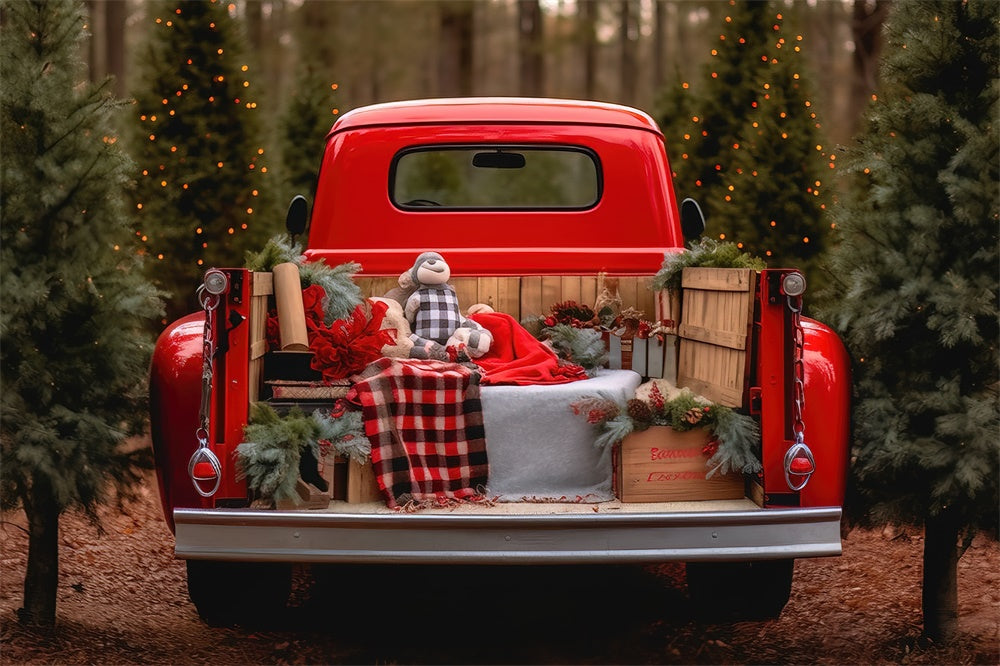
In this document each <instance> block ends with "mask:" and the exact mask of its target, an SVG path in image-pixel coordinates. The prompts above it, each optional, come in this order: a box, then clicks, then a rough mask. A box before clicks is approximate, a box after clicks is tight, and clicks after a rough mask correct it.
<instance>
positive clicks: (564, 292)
mask: <svg viewBox="0 0 1000 666" xmlns="http://www.w3.org/2000/svg"><path fill="white" fill-rule="evenodd" d="M559 285H560V286H559V302H560V303H561V302H563V301H573V302H574V303H576V304H578V305H580V304H583V305H586V303H584V302H583V301H582V300H580V276H579V275H564V276H562V277H561V278H559Z"/></svg>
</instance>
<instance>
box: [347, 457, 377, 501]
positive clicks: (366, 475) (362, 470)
mask: <svg viewBox="0 0 1000 666" xmlns="http://www.w3.org/2000/svg"><path fill="white" fill-rule="evenodd" d="M384 500H385V498H384V497H383V495H382V491H381V490H379V487H378V482H377V481H376V480H375V469H374V468H373V467H372V464H371V462H366V463H364V464H363V465H362V464H361V463H359V462H355V461H354V460H349V461H348V463H347V502H348V503H349V504H360V503H364V502H381V501H384Z"/></svg>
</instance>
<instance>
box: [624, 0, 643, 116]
mask: <svg viewBox="0 0 1000 666" xmlns="http://www.w3.org/2000/svg"><path fill="white" fill-rule="evenodd" d="M619 7H620V8H621V72H620V76H621V82H622V88H621V100H619V101H621V103H622V104H635V103H636V94H637V92H638V86H637V84H638V81H639V77H638V67H639V54H638V50H639V8H638V7H636V6H634V5H633V0H621V2H620V3H619Z"/></svg>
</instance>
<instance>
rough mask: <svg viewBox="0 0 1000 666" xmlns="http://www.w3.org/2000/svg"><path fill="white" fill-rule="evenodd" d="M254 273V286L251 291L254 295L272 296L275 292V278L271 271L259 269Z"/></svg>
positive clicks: (252, 279)
mask: <svg viewBox="0 0 1000 666" xmlns="http://www.w3.org/2000/svg"><path fill="white" fill-rule="evenodd" d="M252 275H253V277H252V278H251V281H252V283H253V286H252V288H251V289H252V290H251V292H250V293H251V294H252V295H253V296H270V295H271V294H273V293H274V279H273V276H272V275H271V273H265V272H263V271H257V272H255V273H253V274H252Z"/></svg>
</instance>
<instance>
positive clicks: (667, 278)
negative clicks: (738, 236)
mask: <svg viewBox="0 0 1000 666" xmlns="http://www.w3.org/2000/svg"><path fill="white" fill-rule="evenodd" d="M693 267H702V268H751V269H753V270H755V271H760V270H763V269H765V268H767V264H766V263H765V262H764V260H763V259H761V258H759V257H754V256H751V255H750V254H747V253H746V252H744V251H743V250H741V249H740V248H739V247H738V246H737V245H736V243H720V242H719V241H717V240H714V239H712V238H702V239H700V240H697V241H693V242H692V243H690V244H689V245H688V249H687V251H686V252H679V253H675V252H668V253H667V254H666V255H665V256H664V257H663V265H662V266H661V267H660V270H659V271H657V273H656V275H654V276H653V283H652V284H653V289H654V290H657V291H661V290H663V289H666V290H668V291H673V292H677V293H680V290H681V275H682V273H683V272H684V269H685V268H693Z"/></svg>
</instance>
